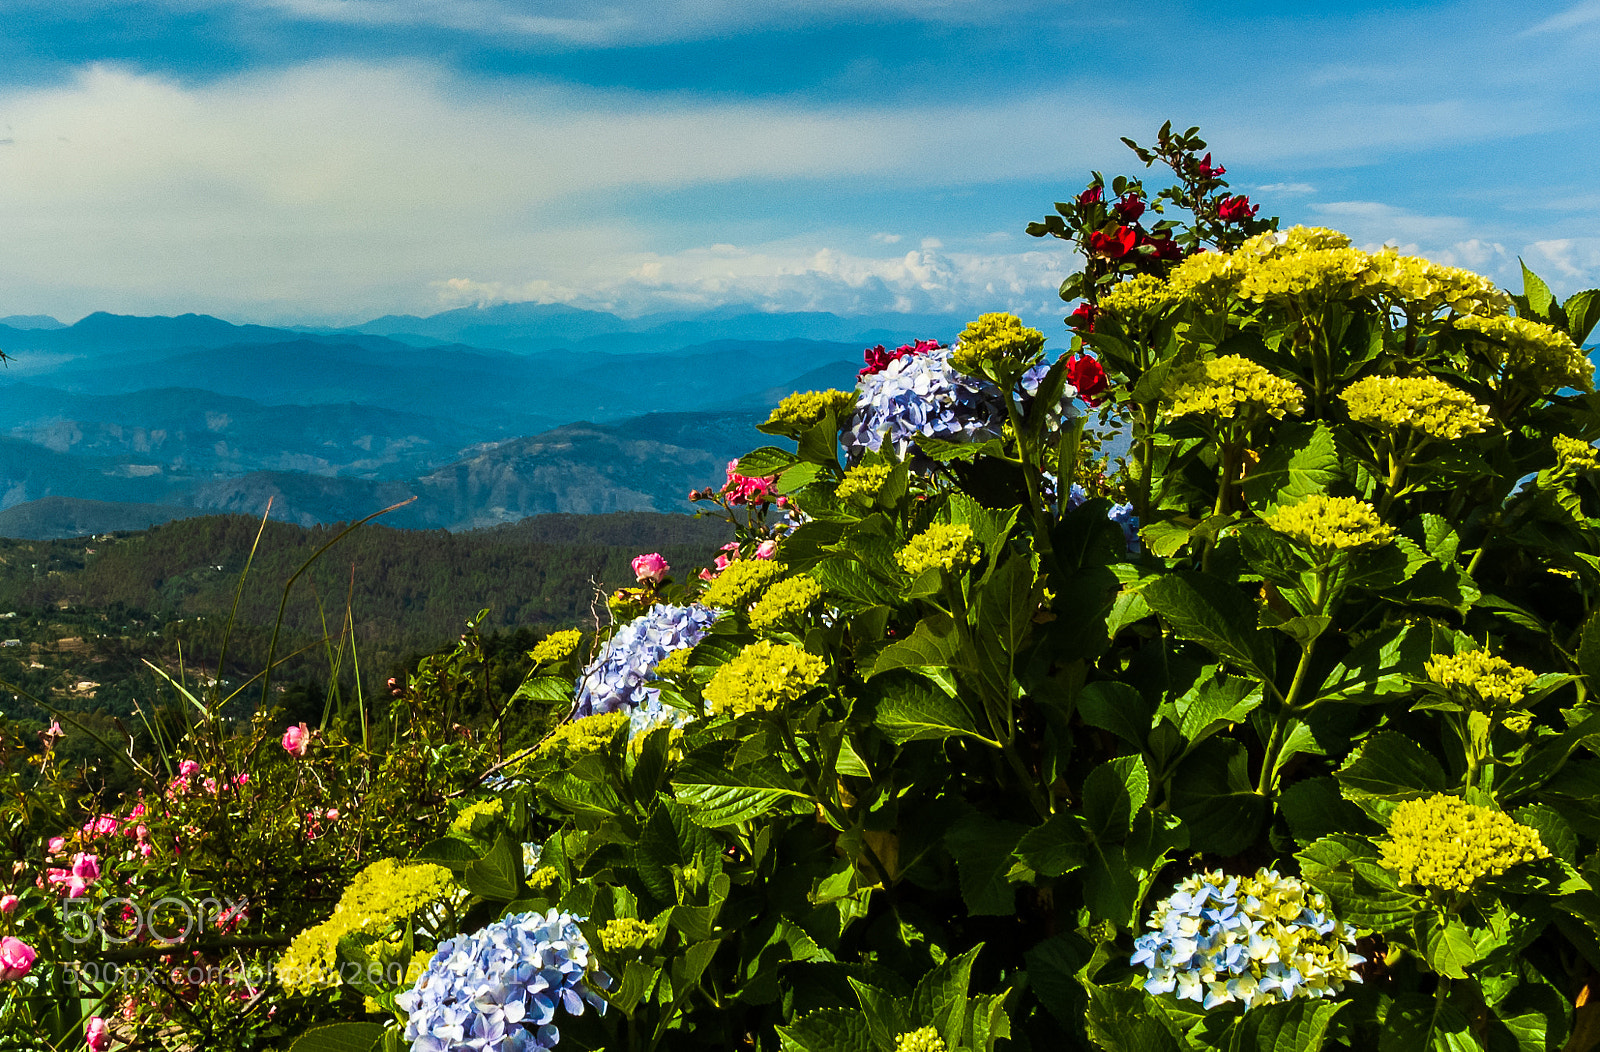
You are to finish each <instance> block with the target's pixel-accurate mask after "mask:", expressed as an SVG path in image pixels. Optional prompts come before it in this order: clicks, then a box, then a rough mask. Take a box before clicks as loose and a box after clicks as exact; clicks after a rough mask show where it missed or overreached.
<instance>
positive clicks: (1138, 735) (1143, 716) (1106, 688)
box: [1078, 679, 1155, 749]
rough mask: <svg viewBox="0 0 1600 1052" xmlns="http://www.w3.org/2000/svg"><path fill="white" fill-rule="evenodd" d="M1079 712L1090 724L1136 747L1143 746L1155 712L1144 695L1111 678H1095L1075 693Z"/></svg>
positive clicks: (1141, 747)
mask: <svg viewBox="0 0 1600 1052" xmlns="http://www.w3.org/2000/svg"><path fill="white" fill-rule="evenodd" d="M1078 715H1079V716H1081V717H1083V722H1084V723H1087V724H1088V725H1089V726H1091V727H1099V728H1100V729H1101V730H1104V731H1110V732H1111V733H1112V734H1115V735H1116V736H1117V737H1119V738H1121V739H1122V740H1123V741H1125V742H1127V743H1128V744H1129V745H1132V746H1133V747H1134V748H1136V749H1143V748H1144V744H1145V738H1146V737H1147V736H1148V735H1149V734H1150V721H1151V719H1152V717H1153V716H1154V715H1155V712H1154V710H1153V709H1152V708H1151V706H1150V703H1149V702H1148V701H1146V700H1145V699H1144V695H1142V694H1140V693H1139V692H1138V691H1137V690H1134V689H1133V688H1132V687H1130V686H1129V685H1128V684H1126V683H1123V682H1120V681H1118V680H1114V679H1102V680H1096V681H1095V682H1093V683H1090V684H1089V685H1088V686H1086V687H1084V688H1083V691H1082V692H1081V693H1080V694H1079V695H1078Z"/></svg>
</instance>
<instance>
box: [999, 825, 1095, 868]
mask: <svg viewBox="0 0 1600 1052" xmlns="http://www.w3.org/2000/svg"><path fill="white" fill-rule="evenodd" d="M1081 822H1082V819H1081V818H1079V817H1078V816H1077V815H1075V814H1072V813H1071V812H1070V811H1057V812H1056V813H1055V814H1053V815H1051V816H1050V820H1049V821H1047V822H1045V823H1044V825H1040V826H1034V827H1033V828H1032V829H1030V830H1028V832H1027V833H1026V834H1025V835H1024V836H1023V838H1022V839H1021V840H1020V841H1019V842H1018V843H1017V849H1016V855H1017V857H1018V858H1020V859H1022V861H1023V862H1024V863H1025V864H1026V865H1027V866H1028V868H1029V869H1031V870H1033V871H1034V872H1035V873H1038V874H1039V875H1040V876H1042V877H1060V876H1065V875H1066V874H1068V873H1071V872H1072V871H1073V870H1075V869H1077V868H1078V867H1079V866H1081V865H1083V859H1084V850H1085V846H1086V845H1087V843H1088V841H1087V839H1086V838H1085V837H1084V834H1083V827H1082V825H1081V824H1080V823H1081Z"/></svg>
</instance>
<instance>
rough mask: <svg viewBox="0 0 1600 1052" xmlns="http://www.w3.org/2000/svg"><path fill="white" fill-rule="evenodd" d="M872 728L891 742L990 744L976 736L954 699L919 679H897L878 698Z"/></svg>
mask: <svg viewBox="0 0 1600 1052" xmlns="http://www.w3.org/2000/svg"><path fill="white" fill-rule="evenodd" d="M872 722H873V724H874V725H875V726H876V727H877V728H878V729H879V730H880V731H882V732H883V734H884V736H885V737H886V738H888V739H889V740H890V741H892V742H896V743H900V744H903V743H905V742H913V741H923V740H943V739H945V738H952V737H966V738H976V739H977V740H979V741H983V742H989V744H991V745H995V744H996V743H995V742H990V741H989V739H988V738H985V737H984V736H983V735H982V734H980V733H979V731H978V728H977V725H976V724H975V723H974V722H973V719H972V714H971V713H970V712H968V711H967V707H966V706H965V705H963V704H962V703H961V701H960V700H959V699H958V698H952V697H951V696H950V695H948V694H946V693H945V692H944V691H942V690H940V689H939V688H937V687H935V686H934V685H933V684H931V683H928V682H927V681H925V680H921V679H912V678H910V677H905V678H903V679H897V681H896V682H895V684H894V686H893V687H892V688H891V689H890V690H887V691H885V693H884V694H883V696H882V697H881V698H879V700H878V705H877V712H876V714H875V715H874V716H873V719H872Z"/></svg>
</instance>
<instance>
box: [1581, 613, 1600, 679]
mask: <svg viewBox="0 0 1600 1052" xmlns="http://www.w3.org/2000/svg"><path fill="white" fill-rule="evenodd" d="M1578 668H1579V670H1580V671H1582V672H1583V678H1584V679H1585V680H1587V681H1588V687H1589V693H1590V694H1600V610H1596V611H1595V612H1594V613H1593V614H1592V615H1590V617H1589V620H1587V621H1585V622H1584V623H1583V635H1582V637H1580V639H1579V641H1578Z"/></svg>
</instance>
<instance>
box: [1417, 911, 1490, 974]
mask: <svg viewBox="0 0 1600 1052" xmlns="http://www.w3.org/2000/svg"><path fill="white" fill-rule="evenodd" d="M1417 942H1418V944H1419V945H1421V947H1422V955H1423V957H1424V958H1425V959H1426V960H1427V962H1428V967H1429V968H1432V969H1433V970H1434V971H1435V972H1438V973H1439V974H1440V975H1443V976H1445V977H1447V978H1450V979H1465V978H1466V977H1467V969H1468V968H1469V967H1471V966H1472V965H1474V964H1476V963H1477V962H1478V949H1477V947H1476V946H1474V945H1473V942H1472V934H1471V932H1469V931H1467V926H1466V925H1465V924H1463V923H1461V921H1460V920H1458V919H1457V918H1455V917H1449V918H1446V917H1441V916H1439V915H1438V914H1436V913H1431V912H1430V913H1424V914H1423V915H1422V916H1421V917H1420V918H1419V919H1418V921H1417Z"/></svg>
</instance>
